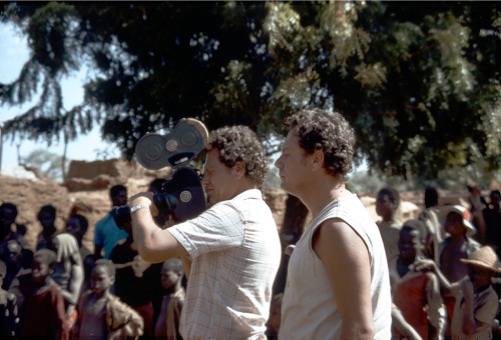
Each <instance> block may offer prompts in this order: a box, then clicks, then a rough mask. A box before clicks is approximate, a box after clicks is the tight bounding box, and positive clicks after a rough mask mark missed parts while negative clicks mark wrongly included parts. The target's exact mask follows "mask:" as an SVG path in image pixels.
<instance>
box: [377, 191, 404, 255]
mask: <svg viewBox="0 0 501 340" xmlns="http://www.w3.org/2000/svg"><path fill="white" fill-rule="evenodd" d="M399 206H400V194H399V193H398V191H397V190H396V189H394V188H390V187H388V188H383V189H381V190H379V192H378V194H377V198H376V214H378V216H381V218H382V219H381V220H380V221H377V222H376V224H377V226H378V228H379V232H380V233H381V238H382V239H383V243H384V249H385V250H386V259H387V260H388V262H390V261H391V260H392V259H393V258H395V257H396V256H398V246H397V243H398V237H399V232H400V228H401V227H402V222H400V221H399V220H398V219H397V218H396V214H397V211H398V208H399Z"/></svg>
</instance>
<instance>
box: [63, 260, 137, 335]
mask: <svg viewBox="0 0 501 340" xmlns="http://www.w3.org/2000/svg"><path fill="white" fill-rule="evenodd" d="M114 281H115V267H114V266H113V263H112V262H111V261H110V260H106V259H99V260H97V261H96V263H95V266H94V269H93V270H92V274H91V279H90V287H91V290H90V291H87V292H86V293H85V294H84V295H82V297H81V298H80V301H79V303H78V320H77V323H76V324H75V327H74V328H73V335H74V338H75V339H76V338H79V337H80V338H82V339H115V338H134V339H135V338H138V337H139V336H141V335H142V334H143V319H142V318H141V316H140V315H139V314H138V313H137V312H136V311H135V310H134V309H132V308H131V307H129V306H128V305H126V304H125V303H123V302H121V301H120V299H119V298H118V297H116V296H114V295H113V294H111V292H110V288H111V286H112V285H113V282H114Z"/></svg>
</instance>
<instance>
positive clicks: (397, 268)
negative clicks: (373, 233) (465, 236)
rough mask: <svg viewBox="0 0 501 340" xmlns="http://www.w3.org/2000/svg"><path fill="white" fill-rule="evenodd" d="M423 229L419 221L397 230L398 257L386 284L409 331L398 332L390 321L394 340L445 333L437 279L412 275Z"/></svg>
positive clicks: (416, 274) (400, 330) (421, 241)
mask: <svg viewBox="0 0 501 340" xmlns="http://www.w3.org/2000/svg"><path fill="white" fill-rule="evenodd" d="M426 232H427V230H426V226H425V225H424V223H422V222H421V221H419V220H407V221H405V222H404V225H403V226H402V229H401V230H400V236H399V239H398V249H399V255H398V256H397V257H396V258H394V259H393V260H392V261H390V268H389V269H390V281H391V286H392V292H393V293H392V296H393V303H394V308H396V309H398V310H399V311H400V313H401V314H402V317H403V318H404V319H405V322H406V323H407V324H408V325H409V326H410V327H411V328H412V330H411V332H410V334H409V333H407V331H408V329H407V328H406V327H401V329H399V322H398V318H397V319H395V318H394V319H393V321H394V322H393V325H394V326H393V335H394V337H404V336H405V337H407V338H409V337H410V338H416V337H415V336H414V337H413V336H410V335H411V334H413V332H416V333H417V334H418V335H419V337H420V338H421V339H442V338H443V336H444V331H445V320H446V311H445V307H444V305H443V303H442V297H441V296H440V285H439V281H438V278H437V277H436V275H435V274H433V273H432V272H425V273H423V272H421V271H413V270H412V265H413V264H414V262H415V261H416V259H418V258H421V257H423V255H422V253H421V249H422V248H423V245H424V243H423V239H422V237H421V235H422V234H425V233H426ZM402 328H403V329H402Z"/></svg>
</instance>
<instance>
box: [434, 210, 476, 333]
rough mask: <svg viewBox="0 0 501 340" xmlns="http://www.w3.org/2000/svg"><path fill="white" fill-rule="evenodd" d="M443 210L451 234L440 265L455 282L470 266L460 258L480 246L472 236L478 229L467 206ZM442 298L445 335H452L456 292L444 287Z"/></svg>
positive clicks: (442, 252) (465, 256) (444, 243)
mask: <svg viewBox="0 0 501 340" xmlns="http://www.w3.org/2000/svg"><path fill="white" fill-rule="evenodd" d="M442 212H443V214H444V216H445V222H444V229H445V231H446V232H447V233H448V234H449V236H447V237H446V238H445V239H444V241H443V242H442V244H441V247H440V257H439V262H438V266H439V268H440V270H441V271H442V273H443V274H444V276H445V277H446V278H447V280H448V281H449V282H451V283H454V282H458V281H460V280H461V279H463V278H464V277H465V276H466V275H467V274H468V268H467V267H466V265H465V264H464V263H462V262H461V261H460V260H461V259H466V258H468V256H469V255H470V254H472V253H473V252H474V251H475V250H477V249H478V248H480V243H478V242H477V241H475V240H474V239H473V238H472V236H473V235H474V234H475V232H476V229H475V227H474V226H473V224H471V222H470V218H471V215H470V212H469V210H468V209H467V208H465V207H463V206H461V205H450V206H444V207H443V208H442ZM442 298H443V300H444V303H445V306H446V307H447V329H446V332H445V336H450V334H451V333H450V332H451V329H450V325H451V321H452V317H453V314H454V304H455V302H456V300H455V297H454V294H452V293H451V292H450V291H448V290H446V289H445V290H444V289H442Z"/></svg>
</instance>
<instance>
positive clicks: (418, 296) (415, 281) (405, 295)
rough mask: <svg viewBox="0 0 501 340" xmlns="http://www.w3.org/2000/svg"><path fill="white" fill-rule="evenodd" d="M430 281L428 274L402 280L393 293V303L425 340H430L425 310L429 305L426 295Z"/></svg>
mask: <svg viewBox="0 0 501 340" xmlns="http://www.w3.org/2000/svg"><path fill="white" fill-rule="evenodd" d="M428 280H429V277H428V275H426V274H422V275H418V276H414V277H410V278H408V279H407V280H402V281H401V282H400V283H399V284H398V285H397V286H396V287H395V291H394V293H393V302H394V303H395V305H397V307H398V309H400V311H401V312H402V315H403V316H404V318H405V320H406V321H407V322H408V323H409V324H410V325H411V326H412V327H414V329H415V330H416V331H417V332H418V333H419V335H421V337H422V338H423V339H428V313H426V311H425V310H424V308H423V307H424V306H426V305H427V304H428V302H427V301H426V293H425V292H426V285H427V283H428Z"/></svg>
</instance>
